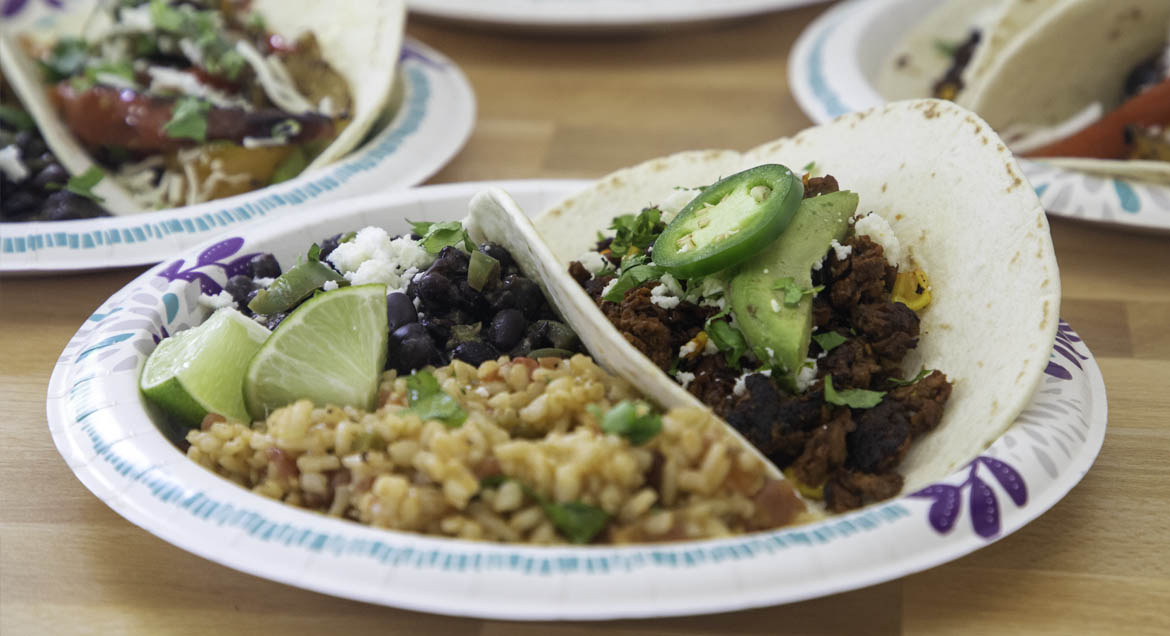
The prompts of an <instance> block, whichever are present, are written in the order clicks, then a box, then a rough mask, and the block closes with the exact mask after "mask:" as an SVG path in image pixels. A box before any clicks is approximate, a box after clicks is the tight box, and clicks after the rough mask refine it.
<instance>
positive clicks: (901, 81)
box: [876, 0, 1058, 100]
mask: <svg viewBox="0 0 1170 636" xmlns="http://www.w3.org/2000/svg"><path fill="white" fill-rule="evenodd" d="M1057 1H1058V0H951V1H950V2H944V3H941V4H939V5H938V6H937V7H935V8H934V10H932V11H931V12H930V13H928V14H926V16H924V17H923V18H922V19H921V20H919V21H918V22H916V23H915V24H914V26H913V27H911V28H910V29H909V31H907V32H906V35H905V36H903V38H902V39H901V41H899V42H898V44H897V45H896V46H895V48H894V50H893V51H891V53H890V54H889V55H888V56H887V57H886V61H885V62H884V63H883V64H882V67H881V69H880V70H879V71H878V77H877V80H876V86H877V89H878V92H879V93H881V94H882V96H883V97H885V98H886V99H889V100H898V99H913V98H920V97H929V96H930V95H931V93H932V87H933V85H934V83H935V82H936V81H938V79H939V78H941V77H942V76H943V74H944V73H945V72H946V70H947V69H948V68H949V67H950V65H951V58H950V57H949V56H947V55H945V54H944V53H943V52H942V51H940V50H939V44H940V43H947V44H953V43H956V42H962V41H964V40H966V39H967V37H968V36H969V35H970V33H971V30H972V29H974V28H978V29H979V30H980V40H979V44H978V46H977V47H976V48H975V54H974V55H973V56H972V58H971V61H970V63H969V64H967V67H966V68H965V69H964V70H963V74H962V77H963V82H964V83H965V84H966V85H968V86H969V85H971V84H972V83H975V82H977V81H978V79H979V78H980V77H981V76H983V75H984V74H985V73H986V72H987V69H988V68H989V67H990V66H991V65H992V63H993V61H994V60H995V59H996V58H997V57H998V55H999V52H1000V51H1002V50H1003V49H1004V47H1006V46H1007V44H1008V43H1009V42H1010V41H1011V40H1012V39H1013V38H1014V37H1015V35H1016V34H1017V33H1019V32H1020V31H1022V30H1024V29H1025V28H1026V27H1027V26H1028V24H1030V23H1031V22H1032V21H1034V20H1035V19H1036V18H1037V16H1039V14H1040V13H1041V12H1043V11H1045V10H1047V9H1049V8H1051V7H1052V6H1054V5H1055V4H1056V3H1057Z"/></svg>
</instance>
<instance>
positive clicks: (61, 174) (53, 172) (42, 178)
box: [32, 162, 69, 190]
mask: <svg viewBox="0 0 1170 636" xmlns="http://www.w3.org/2000/svg"><path fill="white" fill-rule="evenodd" d="M68 181H69V173H68V172H66V171H65V168H63V167H62V166H61V164H59V163H57V162H53V163H50V164H49V165H47V166H45V167H44V169H42V170H41V171H40V172H38V173H37V176H35V177H33V180H32V185H33V186H35V187H37V188H40V189H42V190H44V189H45V188H46V186H48V185H49V184H53V183H55V184H57V185H58V186H64V185H65V183H66V182H68Z"/></svg>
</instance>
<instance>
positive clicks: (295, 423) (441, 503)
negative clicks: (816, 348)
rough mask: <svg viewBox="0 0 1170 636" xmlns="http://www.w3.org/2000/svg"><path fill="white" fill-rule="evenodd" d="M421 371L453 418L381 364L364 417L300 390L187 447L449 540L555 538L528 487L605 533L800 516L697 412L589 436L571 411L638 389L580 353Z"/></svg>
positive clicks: (754, 461) (727, 528) (605, 405)
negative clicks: (639, 432) (642, 431)
mask: <svg viewBox="0 0 1170 636" xmlns="http://www.w3.org/2000/svg"><path fill="white" fill-rule="evenodd" d="M434 375H435V377H436V378H437V379H438V381H439V384H440V386H441V387H442V389H443V391H444V392H446V393H447V394H448V395H451V396H452V397H454V398H455V399H456V401H457V402H458V403H459V404H460V406H461V407H462V408H463V409H464V410H465V411H467V413H468V418H467V420H466V421H465V422H464V423H463V424H462V425H460V426H457V427H448V426H447V425H445V424H444V423H442V422H440V421H436V420H430V421H424V420H422V419H420V418H419V416H418V415H416V414H415V413H413V412H411V411H409V410H407V408H406V406H405V405H406V403H407V389H406V381H405V379H404V378H402V377H398V376H397V375H396V373H395V372H393V371H387V372H386V373H385V374H384V375H383V378H382V384H381V404H382V406H380V407H379V408H378V409H377V410H376V411H375V412H373V413H369V412H363V411H361V410H358V409H354V408H348V407H347V408H339V407H336V406H325V407H317V406H314V405H313V404H312V403H311V402H309V401H308V400H301V401H299V402H296V403H295V404H292V405H289V406H287V407H284V408H281V409H278V410H277V411H275V412H273V413H272V414H271V415H270V416H269V417H268V419H267V420H262V421H257V422H255V423H253V424H252V426H248V425H247V424H242V423H238V422H226V421H222V420H219V421H213V420H211V419H209V420H208V421H205V423H204V426H203V430H192V431H190V432H189V433H188V435H187V441H188V442H189V443H190V447H189V449H188V451H187V455H188V456H189V457H190V458H191V459H193V460H194V461H196V462H198V463H199V464H201V465H203V466H206V467H207V468H209V469H211V470H213V471H215V472H217V473H219V474H221V475H223V476H225V477H228V478H229V479H232V480H233V481H235V482H237V483H239V484H241V485H243V486H244V487H246V488H250V489H252V490H253V491H254V492H257V493H259V494H262V495H265V496H268V497H272V498H274V499H278V500H281V501H284V502H287V503H290V504H293V505H296V506H301V507H305V508H310V509H313V510H318V511H320V512H323V513H326V514H329V515H332V516H336V517H343V518H346V519H352V520H355V521H359V522H361V523H366V524H371V525H374V526H379V527H385V528H393V529H398V530H408V531H414V532H423V533H427V534H437V535H446V536H452V537H460V538H464V539H482V540H492V541H508V542H518V543H561V542H564V541H565V540H566V539H565V538H564V536H562V535H561V534H560V533H559V532H558V530H557V528H556V526H555V525H554V524H553V523H552V522H551V521H550V519H549V518H548V517H547V516H546V514H545V510H544V509H543V508H542V507H541V506H540V505H539V503H538V501H537V500H536V499H535V498H534V496H536V497H540V498H542V499H544V500H545V501H547V502H559V503H564V502H581V503H584V504H588V505H590V506H595V507H598V508H601V509H602V510H604V511H605V512H606V513H608V514H609V516H610V517H609V523H608V525H607V527H606V529H605V531H603V532H602V533H601V534H600V535H599V536H598V537H597V540H598V541H605V542H614V543H626V542H635V541H664V540H678V539H696V538H704V537H718V536H725V535H729V534H735V533H741V532H746V531H750V530H756V529H763V528H767V527H773V526H776V525H782V524H784V523H790V522H791V521H792V520H793V519H794V518H795V517H796V516H797V515H798V514H799V513H800V511H799V510H798V509H797V504H794V503H793V502H795V501H796V500H795V498H794V497H792V496H791V487H789V485H788V484H787V483H786V482H783V481H775V480H771V479H769V478H767V477H766V473H765V468H764V465H763V463H762V462H761V461H760V460H759V459H758V458H757V457H756V456H755V455H753V454H752V453H751V452H748V451H747V450H745V449H744V448H742V447H741V446H740V445H739V443H738V442H737V441H736V440H735V439H733V438H732V437H731V436H730V435H729V434H728V433H727V431H726V429H725V425H724V424H723V423H722V422H721V421H720V420H718V419H717V418H716V417H715V416H714V415H711V414H710V413H709V412H707V411H704V410H700V409H675V410H671V411H669V412H667V413H666V414H664V415H663V417H662V430H661V432H660V433H658V434H657V435H655V436H654V437H653V438H651V439H650V440H649V441H648V442H646V443H645V444H643V445H641V446H635V445H632V444H631V443H630V442H629V441H628V440H627V439H626V438H623V437H621V436H618V435H615V434H607V433H605V432H603V431H602V430H601V428H600V425H599V423H598V422H597V420H596V419H595V418H594V416H593V415H592V414H591V413H590V412H589V411H588V409H587V408H586V407H587V406H588V405H596V406H598V407H600V408H601V409H603V410H605V409H609V408H610V407H612V406H613V405H615V404H617V403H618V402H620V401H622V400H626V399H637V398H638V395H637V394H636V392H635V391H634V390H633V389H632V387H631V386H630V385H629V384H627V383H625V382H624V381H622V380H620V379H618V378H616V377H615V376H612V375H610V374H608V373H606V372H605V371H603V370H602V369H601V368H599V367H598V366H597V365H596V364H595V363H594V362H593V360H592V359H591V358H588V357H586V356H583V355H577V356H574V357H572V358H570V359H563V360H562V359H556V358H544V359H541V360H540V361H539V362H538V361H535V360H532V359H528V358H517V359H514V360H508V359H507V358H500V359H499V360H494V361H488V362H485V363H483V364H482V365H481V366H480V367H479V368H478V369H476V368H475V367H472V366H470V365H468V364H466V363H463V362H459V361H456V362H453V363H452V364H451V365H449V366H446V367H442V368H439V369H436V370H435V371H434ZM499 475H503V476H506V477H507V478H508V479H506V480H504V481H502V483H500V482H499V480H498V479H497V480H495V481H492V480H489V481H487V482H482V481H481V480H483V479H484V478H485V477H490V476H499ZM526 491H527V492H526Z"/></svg>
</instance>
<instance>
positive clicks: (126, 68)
mask: <svg viewBox="0 0 1170 636" xmlns="http://www.w3.org/2000/svg"><path fill="white" fill-rule="evenodd" d="M101 74H106V75H116V76H118V77H121V78H124V79H127V80H130V81H131V82H133V81H134V67H133V66H130V63H129V62H103V63H101V64H95V65H93V66H89V67H86V69H85V78H86V79H87V80H89V81H90V82H94V83H96V82H97V79H98V75H101Z"/></svg>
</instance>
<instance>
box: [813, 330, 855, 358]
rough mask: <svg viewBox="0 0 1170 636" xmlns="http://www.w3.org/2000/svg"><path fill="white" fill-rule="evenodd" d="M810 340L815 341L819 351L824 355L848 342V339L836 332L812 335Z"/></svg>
mask: <svg viewBox="0 0 1170 636" xmlns="http://www.w3.org/2000/svg"><path fill="white" fill-rule="evenodd" d="M812 339H813V340H815V341H816V343H817V344H818V345H820V347H821V351H824V352H825V353H828V352H830V351H832V350H833V349H836V348H837V347H839V346H841V345H842V344H844V343H845V341H846V340H848V338H846V337H845V336H842V335H841V334H839V333H837V332H836V331H828V332H825V333H818V334H813V337H812Z"/></svg>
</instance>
